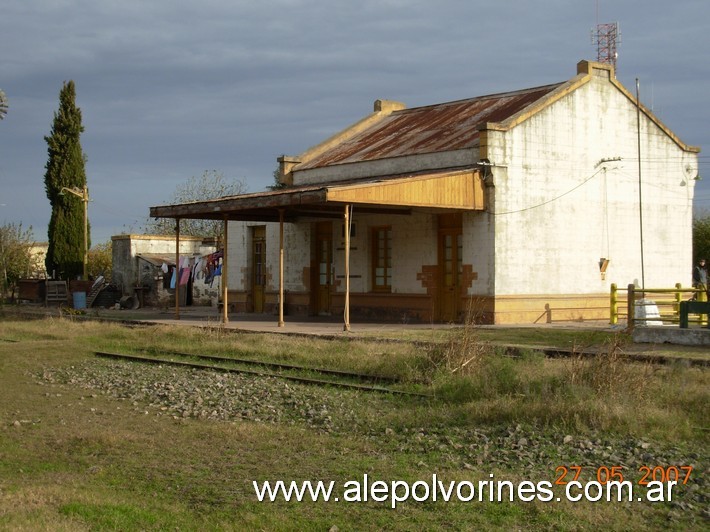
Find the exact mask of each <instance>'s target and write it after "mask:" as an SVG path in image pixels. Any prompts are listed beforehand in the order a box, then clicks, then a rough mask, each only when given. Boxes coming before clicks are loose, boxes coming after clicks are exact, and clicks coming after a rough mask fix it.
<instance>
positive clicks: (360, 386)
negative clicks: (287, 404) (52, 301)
mask: <svg viewBox="0 0 710 532" xmlns="http://www.w3.org/2000/svg"><path fill="white" fill-rule="evenodd" d="M94 354H95V355H96V356H98V357H102V358H112V359H116V360H128V361H132V362H147V363H152V364H165V365H170V366H179V367H187V368H193V369H201V370H208V371H220V372H224V373H239V374H244V375H254V376H257V377H273V378H277V379H284V380H289V381H293V382H299V383H302V384H313V385H318V386H333V387H337V388H345V389H350V390H358V391H363V392H380V393H389V394H393V395H407V396H414V397H424V398H431V397H432V396H431V395H429V394H424V393H419V392H407V391H403V390H393V389H390V388H384V387H382V386H367V385H364V384H354V383H345V382H338V381H329V380H324V379H313V378H309V377H298V376H296V375H283V374H279V373H271V372H266V371H254V370H249V369H240V368H230V367H226V366H217V365H212V364H201V363H198V362H187V361H180V360H169V359H164V358H156V357H146V356H140V355H128V354H125V353H107V352H103V351H95V352H94ZM227 360H229V359H227ZM311 371H318V370H315V369H311Z"/></svg>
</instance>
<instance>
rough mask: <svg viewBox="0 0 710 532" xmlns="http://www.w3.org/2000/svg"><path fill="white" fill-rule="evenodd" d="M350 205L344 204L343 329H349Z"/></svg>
mask: <svg viewBox="0 0 710 532" xmlns="http://www.w3.org/2000/svg"><path fill="white" fill-rule="evenodd" d="M351 208H352V207H351V206H350V205H346V206H345V312H344V319H345V324H344V325H343V330H344V331H346V332H347V331H350V209H351Z"/></svg>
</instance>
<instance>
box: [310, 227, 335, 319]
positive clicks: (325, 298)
mask: <svg viewBox="0 0 710 532" xmlns="http://www.w3.org/2000/svg"><path fill="white" fill-rule="evenodd" d="M315 232H316V255H315V259H316V260H315V271H316V276H315V277H316V283H315V284H316V290H315V301H314V310H315V313H316V314H317V315H321V316H322V315H330V297H331V296H330V292H331V287H332V284H333V224H332V223H331V222H317V223H316V231H315Z"/></svg>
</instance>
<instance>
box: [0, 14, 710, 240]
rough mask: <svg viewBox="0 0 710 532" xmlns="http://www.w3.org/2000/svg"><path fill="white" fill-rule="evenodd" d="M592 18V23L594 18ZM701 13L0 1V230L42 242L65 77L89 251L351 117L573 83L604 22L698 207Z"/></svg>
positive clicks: (707, 205)
mask: <svg viewBox="0 0 710 532" xmlns="http://www.w3.org/2000/svg"><path fill="white" fill-rule="evenodd" d="M597 17H598V18H597ZM708 20H710V3H708V2H707V0H677V1H676V2H673V3H669V2H667V1H665V0H664V1H661V0H648V1H644V2H639V1H631V0H628V1H625V0H617V1H613V2H612V1H611V0H606V1H604V0H599V1H596V0H583V1H582V0H579V1H578V0H544V1H542V0H531V1H526V2H521V1H513V0H498V1H496V2H490V1H486V2H479V1H475V0H440V1H438V2H431V1H420V0H408V1H405V0H360V1H359V2H352V1H341V0H331V1H325V0H261V1H259V2H254V1H253V0H250V1H243V0H203V1H201V2H183V1H181V0H123V1H121V2H115V1H106V0H5V1H4V2H3V9H2V14H1V15H0V50H2V51H3V53H2V59H1V60H0V61H1V62H0V65H2V68H0V88H1V89H3V90H4V91H5V93H6V94H7V97H8V99H9V103H10V109H9V111H8V114H7V116H6V117H5V120H3V121H2V122H0V185H2V186H1V187H0V223H5V222H15V223H19V222H22V224H23V226H24V227H27V226H32V227H33V230H34V233H35V238H36V239H37V240H46V231H47V223H48V221H49V216H50V206H49V201H48V200H47V197H46V195H45V192H44V170H45V169H44V166H45V163H46V162H47V146H46V143H45V141H44V136H45V135H48V134H49V132H50V128H51V124H52V120H53V113H54V112H55V111H56V110H57V107H58V98H59V91H60V89H61V86H62V82H63V81H65V80H70V79H71V80H74V82H75V83H76V89H77V105H78V106H79V107H80V108H81V110H82V113H83V123H84V127H85V132H84V134H83V135H82V138H81V142H82V146H83V149H84V152H85V154H86V156H87V158H88V161H87V165H86V171H87V177H88V182H89V188H90V195H91V198H92V202H91V203H90V205H89V214H90V218H91V224H92V240H93V242H94V243H98V242H103V241H106V240H108V239H109V238H110V236H111V235H114V234H119V233H121V232H127V231H135V232H138V231H139V230H140V226H141V224H142V223H144V220H145V218H146V217H147V216H148V209H149V207H150V206H152V205H159V204H164V203H169V202H170V199H171V197H172V195H173V192H174V191H175V188H176V187H177V186H178V185H179V184H181V183H184V182H185V181H186V180H188V179H189V178H190V177H192V176H199V175H201V174H202V173H203V172H205V171H212V170H216V171H218V172H220V173H222V174H223V175H224V176H225V177H226V178H227V179H230V180H231V179H238V180H242V181H244V182H245V184H246V187H247V190H248V191H258V190H263V189H264V188H265V187H266V186H268V185H270V184H271V182H272V173H273V171H274V169H275V168H276V158H277V157H278V156H279V155H281V154H288V155H296V154H298V153H301V152H303V151H305V150H306V149H307V148H308V147H310V146H312V145H313V144H316V143H317V142H319V141H321V140H323V139H324V138H325V137H327V136H329V135H331V134H333V133H335V132H336V131H339V130H341V129H343V128H344V127H346V126H347V125H349V124H351V123H352V122H355V121H356V120H358V119H360V118H362V117H363V116H365V115H366V114H368V113H369V112H371V110H372V104H373V102H374V100H376V99H378V98H384V99H393V100H398V101H402V102H404V103H406V104H407V106H409V107H414V106H418V105H427V104H432V103H438V102H445V101H451V100H458V99H462V98H469V97H473V96H479V95H483V94H489V93H493V92H502V91H508V90H515V89H521V88H526V87H533V86H537V85H544V84H548V83H554V82H558V81H563V80H566V79H569V78H571V77H573V76H574V75H575V73H576V64H577V62H578V61H580V60H581V59H589V60H595V59H596V53H597V52H596V48H595V46H593V45H592V42H591V38H590V33H591V30H592V28H593V27H595V26H596V24H597V22H618V23H619V25H620V29H621V42H620V43H619V45H618V51H619V59H618V72H617V77H618V78H619V79H620V81H621V82H622V83H623V84H624V85H625V86H626V87H627V88H628V89H629V90H631V91H632V92H635V79H636V78H639V80H640V85H641V99H642V101H643V102H644V103H645V104H646V105H647V106H649V107H652V108H653V111H654V113H655V114H656V115H657V116H658V117H659V118H660V119H661V120H662V121H663V122H664V123H665V124H666V125H667V126H668V127H670V128H671V130H673V131H674V132H675V133H676V134H677V135H678V136H679V137H680V138H681V140H683V141H684V142H686V143H687V144H690V145H694V146H699V147H700V148H701V149H702V151H701V153H700V165H699V168H700V175H701V177H704V179H703V180H701V181H699V182H698V185H697V187H696V207H699V208H701V209H707V210H710V172H708V170H710V166H709V165H708V162H709V161H710V127H709V126H708V125H709V124H710V106H709V105H708V103H709V102H708V98H709V96H708V95H710V67H708V62H707V54H708V52H710V36H709V33H710V32H709V31H708V30H709V29H710V27H709V26H708Z"/></svg>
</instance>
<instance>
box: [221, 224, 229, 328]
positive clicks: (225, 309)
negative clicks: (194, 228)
mask: <svg viewBox="0 0 710 532" xmlns="http://www.w3.org/2000/svg"><path fill="white" fill-rule="evenodd" d="M222 233H223V236H222V238H223V243H222V284H221V286H222V323H229V301H227V299H228V294H229V282H228V281H227V273H228V262H227V248H228V247H229V220H228V219H227V218H226V217H225V218H224V229H223V231H222Z"/></svg>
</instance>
